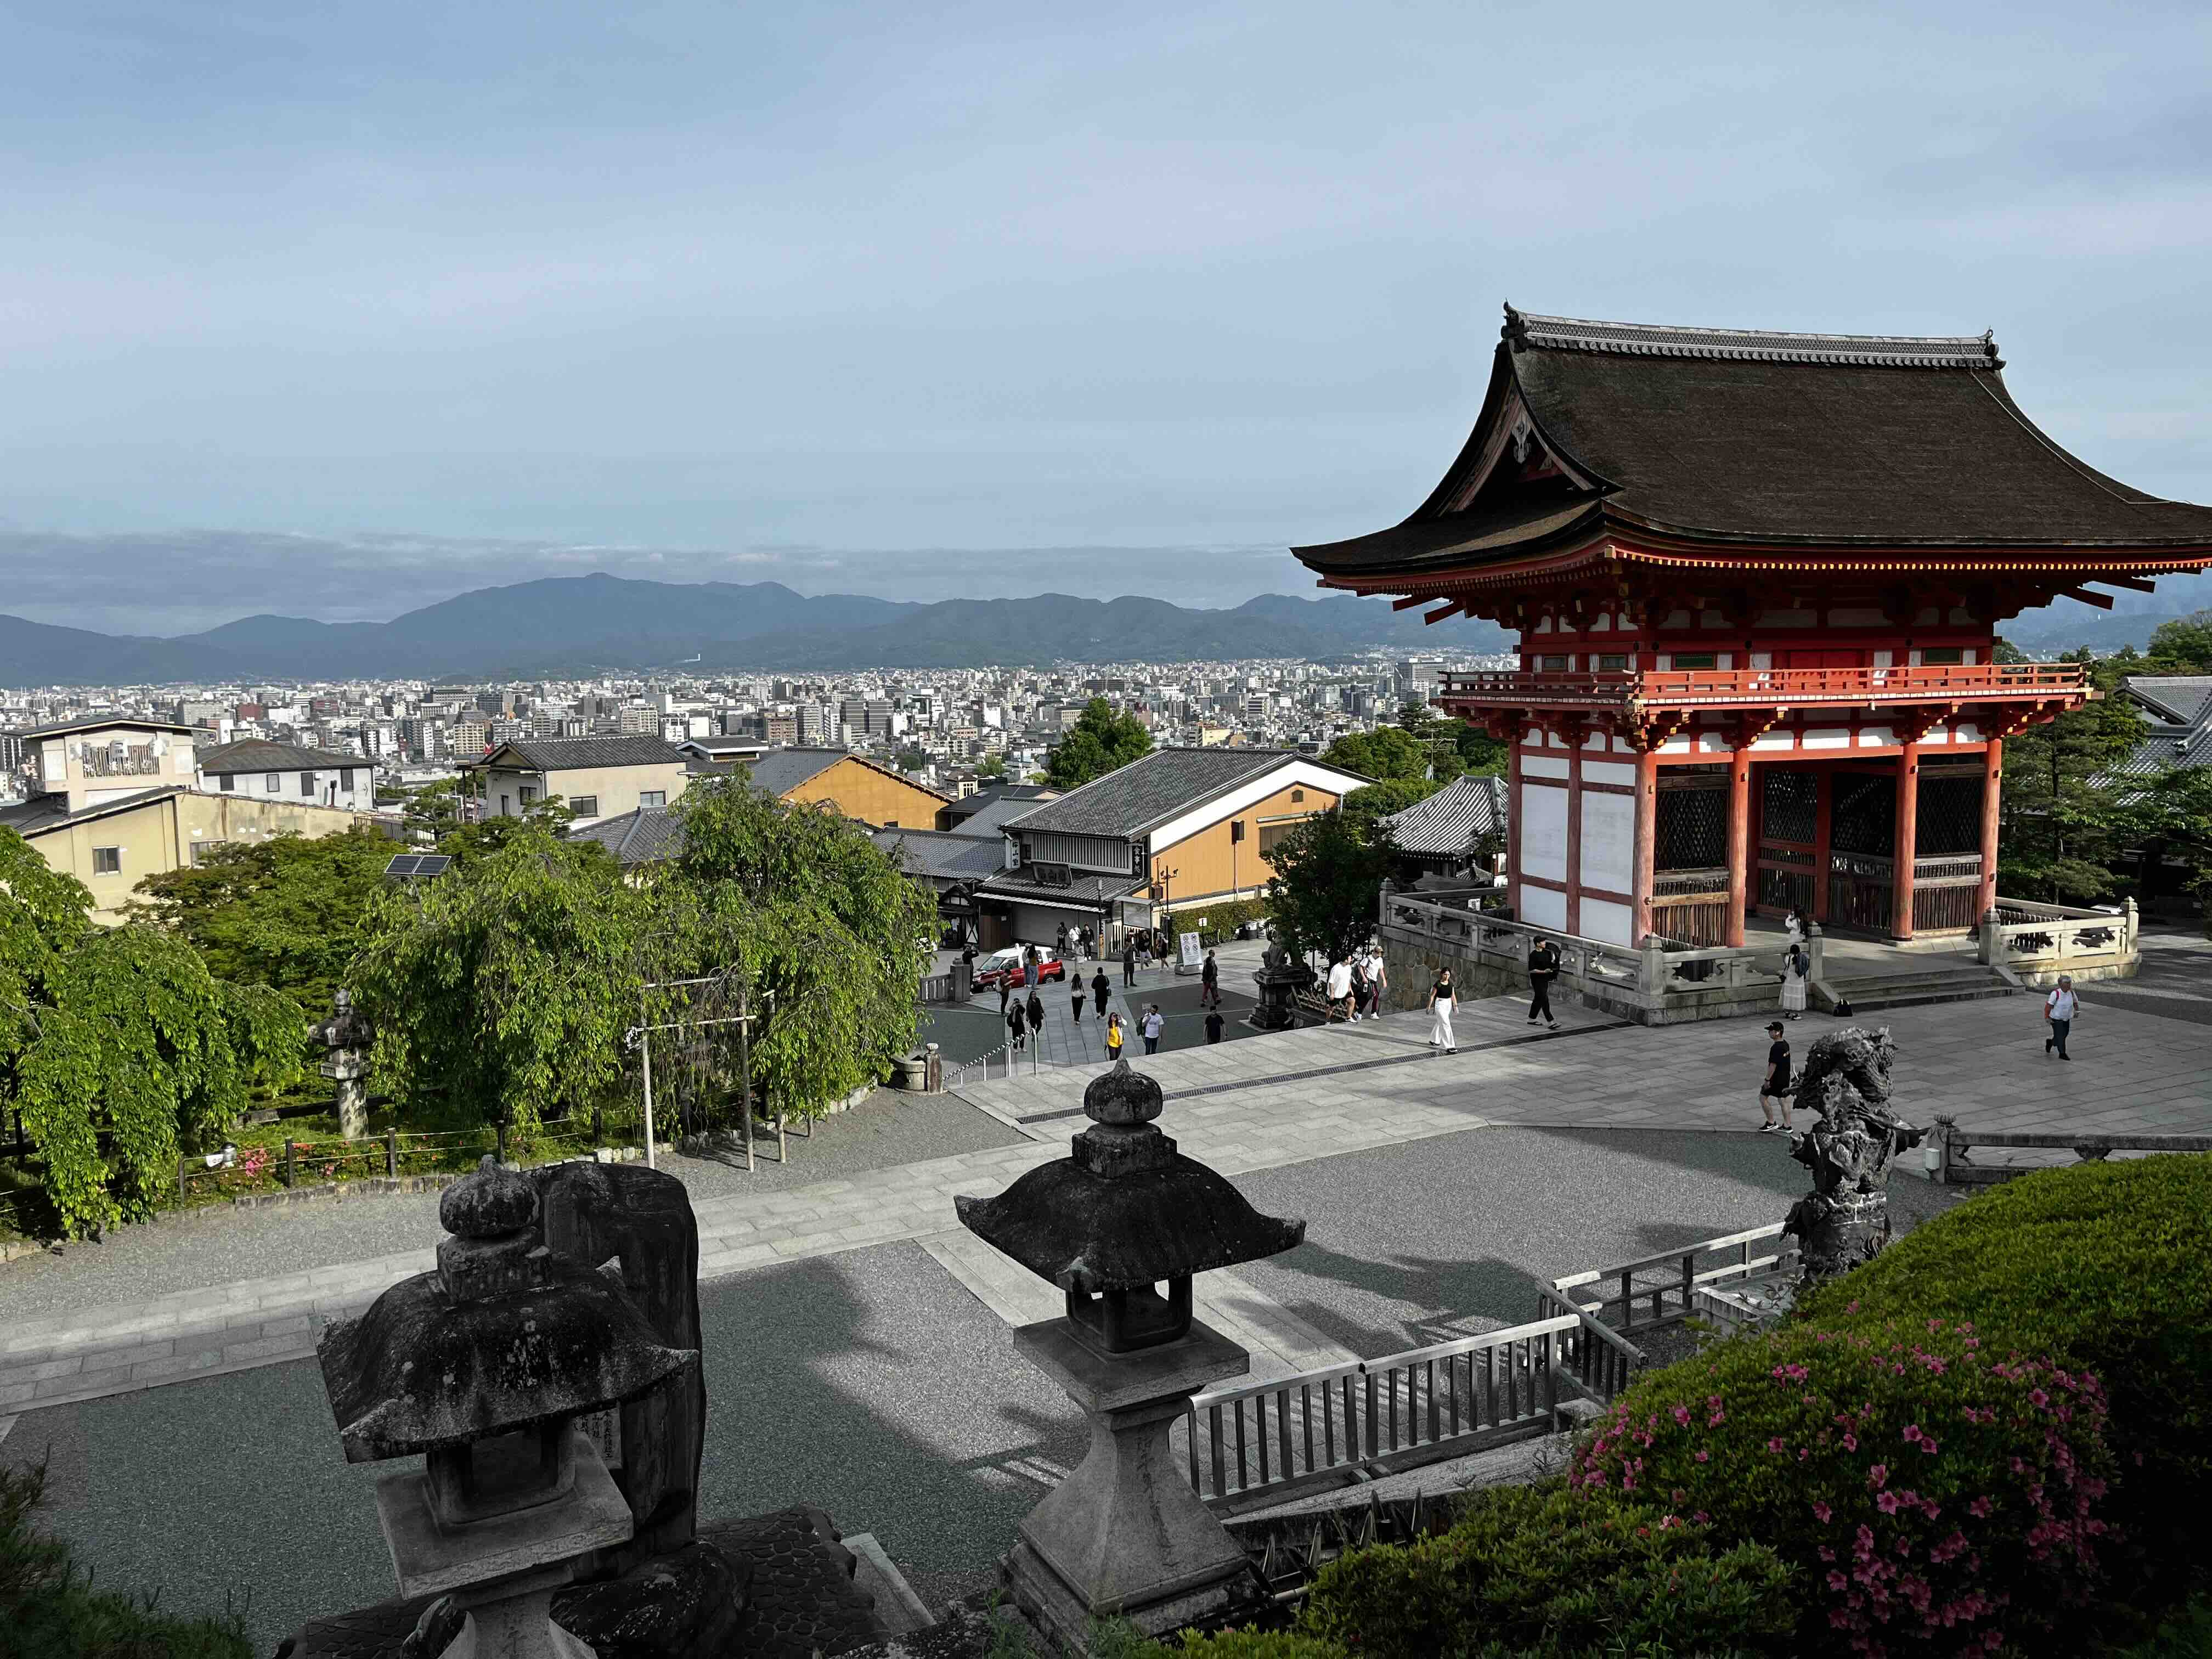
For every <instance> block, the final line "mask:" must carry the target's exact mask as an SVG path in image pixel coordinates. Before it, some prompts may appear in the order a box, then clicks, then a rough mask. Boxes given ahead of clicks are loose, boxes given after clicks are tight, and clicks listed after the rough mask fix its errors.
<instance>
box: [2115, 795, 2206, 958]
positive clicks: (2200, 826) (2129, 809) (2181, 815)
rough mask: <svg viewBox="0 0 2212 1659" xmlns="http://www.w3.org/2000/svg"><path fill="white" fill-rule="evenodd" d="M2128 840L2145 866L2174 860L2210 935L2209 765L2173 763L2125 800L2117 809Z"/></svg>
mask: <svg viewBox="0 0 2212 1659" xmlns="http://www.w3.org/2000/svg"><path fill="white" fill-rule="evenodd" d="M2119 817H2120V820H2121V823H2122V825H2123V827H2124V831H2125V834H2126V837H2127V840H2128V842H2129V844H2130V845H2131V846H2137V847H2140V848H2142V849H2143V857H2144V860H2145V862H2146V864H2148V863H2150V862H2151V861H2153V860H2164V859H2178V860H2180V862H2181V863H2182V864H2183V865H2184V866H2186V867H2187V869H2188V870H2189V872H2190V875H2189V887H2190V890H2191V892H2192V893H2193V894H2194V895H2195V896H2196V898H2197V906H2198V908H2199V910H2200V911H2201V912H2202V913H2203V915H2204V916H2205V918H2206V928H2207V931H2208V933H2212V766H2178V767H2175V768H2173V769H2172V770H2170V771H2167V772H2163V773H2160V775H2157V776H2156V777H2154V778H2153V779H2151V780H2150V781H2149V782H2148V784H2146V785H2144V786H2143V787H2142V788H2140V789H2139V790H2137V791H2136V792H2135V793H2131V794H2130V795H2128V796H2127V797H2126V798H2125V802H2124V806H2123V807H2122V809H2121V811H2120V813H2119Z"/></svg>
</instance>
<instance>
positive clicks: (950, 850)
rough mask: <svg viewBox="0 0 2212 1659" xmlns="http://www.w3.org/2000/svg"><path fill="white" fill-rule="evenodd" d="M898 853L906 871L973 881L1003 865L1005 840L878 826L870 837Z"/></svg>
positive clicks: (998, 870) (914, 873)
mask: <svg viewBox="0 0 2212 1659" xmlns="http://www.w3.org/2000/svg"><path fill="white" fill-rule="evenodd" d="M871 839H872V840H873V841H874V842H875V843H876V845H877V846H878V847H880V848H883V849H884V852H886V853H891V854H896V856H898V857H899V858H900V859H901V860H902V868H903V869H904V870H905V871H906V872H907V873H908V874H909V875H916V876H930V877H933V878H937V879H939V880H942V881H973V880H975V879H977V878H981V877H984V876H994V875H996V874H997V873H998V872H1000V870H1002V869H1003V868H1005V867H1006V839H1005V837H1003V836H963V835H961V834H958V833H957V832H955V831H943V830H937V829H878V830H877V831H876V833H875V834H874V836H872V837H871Z"/></svg>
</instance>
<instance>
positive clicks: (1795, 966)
mask: <svg viewBox="0 0 2212 1659" xmlns="http://www.w3.org/2000/svg"><path fill="white" fill-rule="evenodd" d="M1812 971H1813V964H1812V963H1810V962H1808V960H1807V959H1806V957H1805V947H1804V946H1803V945H1800V944H1798V943H1797V942H1796V940H1795V939H1792V940H1791V941H1790V954H1789V955H1788V956H1786V957H1783V958H1782V1018H1784V1019H1796V1018H1797V1017H1798V1016H1799V1015H1800V1014H1802V1013H1803V1012H1805V989H1806V982H1807V980H1808V976H1809V975H1811V973H1812Z"/></svg>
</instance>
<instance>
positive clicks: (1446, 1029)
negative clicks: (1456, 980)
mask: <svg viewBox="0 0 2212 1659" xmlns="http://www.w3.org/2000/svg"><path fill="white" fill-rule="evenodd" d="M1458 1006H1459V987H1458V986H1456V985H1455V984H1453V983H1452V976H1451V969H1449V968H1447V969H1444V970H1443V972H1442V973H1441V974H1438V975H1437V982H1436V986H1435V987H1434V988H1433V989H1431V991H1430V993H1429V1007H1430V1008H1431V1011H1433V1012H1434V1013H1435V1015H1436V1020H1435V1023H1434V1024H1431V1026H1430V1027H1429V1047H1430V1048H1442V1049H1443V1051H1444V1052H1445V1053H1446V1054H1457V1053H1458V1052H1459V1042H1458V1040H1457V1039H1456V1038H1455V1037H1454V1036H1452V1028H1451V1023H1452V1012H1453V1011H1454V1010H1455V1009H1456V1008H1457V1007H1458Z"/></svg>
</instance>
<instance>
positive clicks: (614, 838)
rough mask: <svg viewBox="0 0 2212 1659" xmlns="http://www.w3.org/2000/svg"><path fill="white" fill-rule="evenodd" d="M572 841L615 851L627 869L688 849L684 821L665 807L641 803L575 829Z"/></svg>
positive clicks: (670, 857) (570, 833) (675, 854)
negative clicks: (590, 842)
mask: <svg viewBox="0 0 2212 1659" xmlns="http://www.w3.org/2000/svg"><path fill="white" fill-rule="evenodd" d="M568 840H570V841H595V842H599V845H600V846H602V847H604V848H606V849H607V851H608V852H610V853H611V854H614V860H615V862H616V863H617V864H619V865H620V866H622V867H623V869H625V870H629V869H634V868H635V867H636V866H639V865H641V864H652V863H654V862H656V861H658V860H661V859H672V858H674V857H676V856H677V855H678V854H680V853H682V852H683V850H684V820H683V819H682V818H680V817H677V816H676V814H675V813H673V812H671V811H669V810H668V808H666V807H665V806H641V807H639V808H638V809H637V810H636V811H634V812H621V813H617V815H616V816H615V817H611V818H601V819H600V820H599V822H598V823H591V824H586V826H585V827H584V828H583V829H571V830H570V831H569V832H568Z"/></svg>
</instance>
